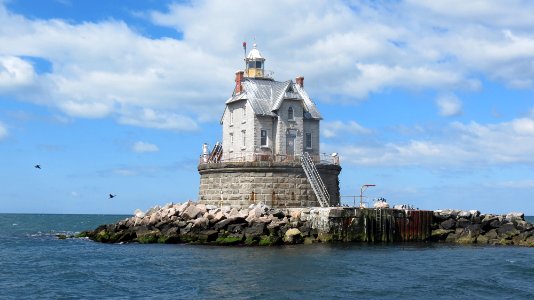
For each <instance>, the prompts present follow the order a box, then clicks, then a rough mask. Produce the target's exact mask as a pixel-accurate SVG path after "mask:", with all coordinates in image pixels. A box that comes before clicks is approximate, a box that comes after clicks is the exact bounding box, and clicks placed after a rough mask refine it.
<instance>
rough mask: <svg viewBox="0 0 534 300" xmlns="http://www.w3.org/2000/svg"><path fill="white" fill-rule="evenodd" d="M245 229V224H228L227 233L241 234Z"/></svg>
mask: <svg viewBox="0 0 534 300" xmlns="http://www.w3.org/2000/svg"><path fill="white" fill-rule="evenodd" d="M246 227H247V223H235V224H230V225H228V229H227V231H228V232H230V233H243V232H244V230H245V228H246Z"/></svg>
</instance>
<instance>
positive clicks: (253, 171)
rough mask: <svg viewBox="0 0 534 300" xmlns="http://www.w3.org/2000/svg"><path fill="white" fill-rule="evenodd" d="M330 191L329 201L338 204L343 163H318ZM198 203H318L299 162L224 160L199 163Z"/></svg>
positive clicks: (307, 204)
mask: <svg viewBox="0 0 534 300" xmlns="http://www.w3.org/2000/svg"><path fill="white" fill-rule="evenodd" d="M316 167H317V171H318V172H319V174H320V176H321V178H322V180H323V182H324V184H325V186H326V187H327V189H328V193H329V194H330V205H331V206H337V205H339V203H340V201H339V173H340V172H341V167H340V166H338V165H332V164H317V165H316ZM198 171H199V173H200V191H199V199H198V200H199V203H203V204H206V205H217V206H221V205H229V206H232V207H248V206H249V205H251V204H265V205H268V206H269V207H273V208H277V207H278V208H285V207H319V206H320V205H319V203H318V201H317V198H316V196H315V194H314V192H313V189H312V187H311V185H310V183H309V182H308V179H307V178H306V174H305V173H304V170H303V169H302V165H301V164H300V163H298V162H269V161H257V162H223V163H211V164H200V165H199V166H198Z"/></svg>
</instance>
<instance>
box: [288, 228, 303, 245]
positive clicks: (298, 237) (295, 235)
mask: <svg viewBox="0 0 534 300" xmlns="http://www.w3.org/2000/svg"><path fill="white" fill-rule="evenodd" d="M302 242H303V238H302V233H301V232H300V230H298V229H297V228H291V229H288V230H287V231H286V233H285V234H284V243H287V244H298V243H302Z"/></svg>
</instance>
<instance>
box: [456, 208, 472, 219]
mask: <svg viewBox="0 0 534 300" xmlns="http://www.w3.org/2000/svg"><path fill="white" fill-rule="evenodd" d="M458 218H465V219H469V218H471V212H470V211H467V210H462V211H460V212H459V213H458Z"/></svg>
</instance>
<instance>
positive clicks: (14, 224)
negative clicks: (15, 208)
mask: <svg viewBox="0 0 534 300" xmlns="http://www.w3.org/2000/svg"><path fill="white" fill-rule="evenodd" d="M11 225H12V226H18V225H19V224H17V223H13V224H11Z"/></svg>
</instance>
